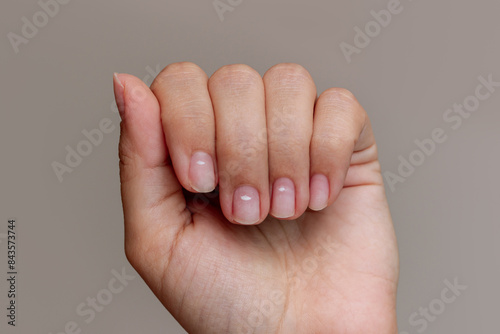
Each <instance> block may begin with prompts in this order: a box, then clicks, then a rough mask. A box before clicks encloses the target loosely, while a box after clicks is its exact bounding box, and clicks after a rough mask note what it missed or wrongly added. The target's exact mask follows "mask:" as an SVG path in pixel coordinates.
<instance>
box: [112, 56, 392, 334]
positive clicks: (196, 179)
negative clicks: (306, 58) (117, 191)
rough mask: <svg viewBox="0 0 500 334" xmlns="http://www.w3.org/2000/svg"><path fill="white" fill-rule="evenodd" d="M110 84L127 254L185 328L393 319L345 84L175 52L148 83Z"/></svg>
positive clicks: (379, 234)
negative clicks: (178, 59)
mask: <svg viewBox="0 0 500 334" xmlns="http://www.w3.org/2000/svg"><path fill="white" fill-rule="evenodd" d="M115 96H116V100H117V104H118V107H119V110H120V115H121V117H122V122H121V138H120V147H119V154H120V177H121V187H122V188H121V189H122V201H123V210H124V217H125V239H126V240H125V249H126V254H127V258H128V259H129V261H130V263H131V264H132V265H133V266H134V268H135V269H136V270H137V272H138V273H139V274H140V275H141V277H142V278H143V279H144V280H145V282H146V283H147V284H148V286H149V287H150V288H151V290H152V291H153V292H154V293H155V295H156V296H157V297H158V298H159V299H160V301H161V302H162V303H163V305H165V307H166V308H167V309H168V310H169V311H170V313H171V314H172V315H173V316H174V317H175V318H176V319H177V320H178V321H179V323H180V324H181V325H182V326H183V327H184V328H185V329H186V330H187V331H188V332H189V333H217V334H221V333H286V334H290V333H307V334H309V333H328V334H332V333H353V334H354V333H355V334H359V333H363V334H367V333H376V334H381V333H396V331H397V329H396V312H395V304H396V288H397V280H398V255H397V246H396V239H395V234H394V230H393V226H392V221H391V217H390V213H389V209H388V205H387V201H386V196H385V192H384V186H383V181H382V177H381V173H380V165H379V162H378V158H377V148H376V144H375V139H374V136H373V132H372V128H371V125H370V122H369V119H368V117H367V115H366V113H365V111H364V110H363V108H362V107H361V106H360V104H359V103H358V101H357V100H356V99H355V98H354V97H353V95H352V94H351V93H350V92H348V91H347V90H345V89H340V88H332V89H328V90H327V91H325V92H324V93H323V94H321V95H320V97H319V98H316V97H317V93H316V87H315V84H314V82H313V80H312V78H311V76H310V75H309V73H308V72H307V71H306V70H305V69H304V68H303V67H301V66H299V65H294V64H280V65H277V66H274V67H272V68H271V69H270V70H269V71H267V73H266V74H265V75H264V77H263V78H262V77H261V76H260V75H259V74H258V73H257V72H256V71H255V70H253V69H251V68H250V67H248V66H245V65H229V66H225V67H223V68H221V69H219V70H218V71H216V72H215V73H214V74H213V75H212V76H211V77H210V79H209V78H208V77H207V75H206V74H205V72H203V70H202V69H200V68H199V67H198V66H196V65H194V64H192V63H176V64H172V65H169V66H167V67H166V68H165V69H164V70H163V71H162V72H161V73H160V74H159V75H158V77H157V78H156V79H155V81H154V83H153V84H152V85H151V89H150V88H148V87H147V86H146V85H145V84H144V83H143V82H141V81H140V80H139V79H137V78H136V77H133V76H131V75H126V74H118V75H115ZM216 186H218V191H217V190H216V191H214V189H215V188H216ZM183 188H184V190H183ZM186 190H187V191H186ZM203 193H205V194H203ZM244 225H246V226H244Z"/></svg>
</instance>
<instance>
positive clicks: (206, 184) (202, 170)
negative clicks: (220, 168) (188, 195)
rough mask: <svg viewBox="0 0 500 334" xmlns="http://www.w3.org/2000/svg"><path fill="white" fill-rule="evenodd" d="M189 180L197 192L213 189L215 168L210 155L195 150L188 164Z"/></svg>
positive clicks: (206, 191)
mask: <svg viewBox="0 0 500 334" xmlns="http://www.w3.org/2000/svg"><path fill="white" fill-rule="evenodd" d="M189 182H190V184H191V187H193V189H194V190H196V191H197V192H199V193H208V192H211V191H212V190H214V189H215V169H214V162H213V160H212V157H211V156H210V155H209V154H207V153H205V152H195V153H194V154H193V156H192V157H191V162H190V165H189Z"/></svg>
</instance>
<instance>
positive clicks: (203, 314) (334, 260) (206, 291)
mask: <svg viewBox="0 0 500 334" xmlns="http://www.w3.org/2000/svg"><path fill="white" fill-rule="evenodd" d="M373 166H375V167H377V166H378V162H376V161H375V162H372V163H371V164H369V163H368V164H366V165H365V166H359V167H360V168H359V170H358V171H357V172H356V173H353V176H348V180H347V182H346V183H347V184H349V183H350V185H351V186H350V187H346V188H344V189H343V190H342V192H341V194H340V196H339V198H338V199H337V201H336V202H335V203H334V205H332V206H330V207H329V208H327V209H325V210H323V211H321V212H312V211H308V212H306V213H305V214H304V215H303V216H302V217H301V218H300V219H298V220H295V221H280V220H277V219H274V218H271V217H268V219H267V220H266V221H265V222H264V223H262V224H261V225H258V226H250V227H249V226H239V225H234V224H231V223H230V222H228V221H227V220H226V219H225V218H224V216H223V215H222V213H220V210H219V209H218V207H217V205H208V206H207V205H202V204H200V203H206V202H203V201H200V200H199V198H198V200H196V201H192V202H191V204H190V205H189V208H190V211H191V213H192V215H191V217H190V222H191V223H189V224H187V225H186V226H185V227H184V229H183V230H182V232H180V233H179V234H178V238H177V239H176V242H175V243H174V244H173V245H172V247H171V248H170V247H169V246H168V245H169V243H167V242H166V240H164V241H162V240H161V238H162V236H161V234H156V236H157V237H156V238H157V239H159V240H154V241H152V240H151V243H152V244H163V245H165V246H164V248H165V249H164V252H165V253H164V254H166V256H163V257H162V258H163V262H162V263H161V264H162V265H161V266H160V267H161V268H162V271H163V272H162V275H156V277H161V280H162V281H158V282H148V283H149V285H150V286H151V287H155V286H156V287H158V288H157V289H156V290H155V289H154V288H153V290H154V292H155V293H156V294H157V296H158V297H159V298H160V300H161V301H162V302H163V303H164V305H165V306H166V307H167V308H168V309H169V310H170V312H171V313H172V314H173V315H174V316H175V317H176V318H177V319H178V320H179V321H180V322H181V324H183V325H184V326H185V328H186V329H188V330H189V331H190V332H191V331H193V332H205V331H203V330H202V329H204V328H212V329H214V330H213V333H223V332H230V333H275V332H282V333H291V332H296V333H357V332H361V331H363V333H370V332H371V331H370V328H372V330H374V332H376V324H377V322H384V319H383V318H384V317H388V316H389V315H391V314H392V313H393V310H392V308H394V299H395V293H396V282H397V252H396V249H395V247H396V246H395V237H394V232H393V229H392V223H391V219H390V216H389V211H388V208H387V204H386V200H385V194H384V189H383V186H382V185H380V182H379V181H380V174H379V173H378V172H377V171H376V170H375V172H374V171H373ZM361 184H368V185H361ZM179 187H180V186H179ZM198 196H200V195H198ZM146 279H147V278H146ZM325 319H329V320H328V322H325ZM193 324H196V325H194V327H193ZM374 324H375V325H374ZM372 326H373V327H372ZM287 329H288V330H287ZM292 329H293V330H292Z"/></svg>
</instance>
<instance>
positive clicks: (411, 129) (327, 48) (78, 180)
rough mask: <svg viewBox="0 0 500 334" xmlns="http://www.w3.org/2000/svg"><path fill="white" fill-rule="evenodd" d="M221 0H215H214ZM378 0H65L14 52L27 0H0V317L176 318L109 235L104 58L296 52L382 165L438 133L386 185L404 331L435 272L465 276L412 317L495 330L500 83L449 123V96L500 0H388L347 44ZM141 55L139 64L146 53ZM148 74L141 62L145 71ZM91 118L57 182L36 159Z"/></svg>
mask: <svg viewBox="0 0 500 334" xmlns="http://www.w3.org/2000/svg"><path fill="white" fill-rule="evenodd" d="M223 2H226V1H225V0H223ZM388 2H389V1H388V0H376V1H320V0H309V1H291V0H288V1H284V0H275V1H263V0H254V1H250V0H244V1H243V3H242V4H240V5H239V6H236V7H235V8H234V10H233V11H232V12H227V13H225V14H224V20H223V21H221V20H220V19H219V16H218V15H217V13H216V11H215V9H214V7H213V4H212V0H204V1H200V0H198V1H151V0H145V1H140V2H139V1H128V0H127V1H124V0H121V1H118V0H110V1H106V2H102V1H76V0H73V1H71V2H69V3H68V4H65V5H61V6H60V11H59V13H58V14H57V15H55V16H54V17H53V18H50V19H49V22H48V23H47V25H46V26H44V27H43V28H40V29H39V31H38V34H37V35H36V36H35V37H33V38H32V39H30V40H29V43H28V44H23V45H20V46H19V52H18V53H15V52H14V49H13V47H12V46H11V43H10V42H9V40H8V38H7V34H8V33H9V32H14V33H16V34H19V35H21V27H22V25H23V21H22V17H23V16H25V17H27V18H28V19H29V20H30V21H32V17H33V15H34V14H35V13H36V12H37V11H40V7H39V5H38V4H37V2H36V1H14V0H4V1H2V3H1V5H0V17H1V22H2V24H1V28H0V30H1V39H0V52H1V57H2V58H1V59H2V61H1V62H0V78H1V79H0V98H1V108H2V111H1V122H0V149H1V167H0V168H1V174H0V233H6V226H7V219H8V218H11V217H15V218H16V219H17V220H18V226H19V227H18V247H19V249H18V261H19V272H20V275H19V282H18V289H19V298H18V304H19V308H18V327H16V328H15V329H12V328H11V327H10V326H7V325H6V317H5V316H4V313H5V307H6V300H7V299H6V287H7V286H6V281H5V272H6V269H5V268H6V261H5V260H6V242H5V238H4V237H3V239H0V240H1V241H2V242H1V243H0V266H1V267H0V278H1V279H0V296H1V297H0V306H1V307H0V309H1V310H4V311H2V312H0V313H1V314H0V319H2V320H1V321H0V332H2V333H11V332H12V333H14V332H16V333H43V334H48V333H51V332H52V333H54V334H55V333H59V332H62V331H63V329H64V326H65V324H66V323H67V322H68V321H75V322H77V323H78V324H79V325H80V326H81V328H82V332H83V333H183V332H184V331H183V330H182V328H181V327H180V326H179V325H178V324H177V323H176V321H175V320H174V319H173V318H172V317H171V316H170V315H169V314H168V312H167V311H166V310H165V309H164V308H163V306H162V305H161V304H160V303H159V302H158V301H157V300H156V298H155V297H154V296H153V295H152V293H151V292H150V291H149V289H148V288H147V286H146V285H145V284H144V283H143V282H142V280H141V279H140V278H139V277H138V276H137V274H136V273H135V272H134V271H133V269H132V268H131V267H130V265H128V263H127V261H126V258H125V256H124V252H123V227H122V219H123V217H122V211H121V204H120V197H119V180H118V158H117V143H118V135H119V130H118V124H119V117H118V114H117V113H115V112H114V111H113V110H112V102H113V95H112V73H113V72H115V71H116V72H128V73H131V74H134V75H137V76H138V77H140V78H145V77H146V76H147V75H148V71H151V70H152V69H156V68H157V67H163V66H165V65H167V64H169V63H172V62H176V61H193V62H195V63H197V64H198V65H200V66H201V67H202V68H204V69H205V70H206V72H207V73H208V74H209V75H210V74H211V73H213V72H214V71H215V70H216V69H217V68H219V67H221V66H223V65H225V64H230V63H246V64H248V65H250V66H252V67H254V68H255V69H257V70H258V71H259V72H261V73H262V74H263V73H264V72H265V70H266V69H268V68H269V67H270V66H272V65H274V64H276V63H280V62H296V63H299V64H302V65H303V66H305V67H306V68H307V69H308V70H309V71H310V73H311V75H312V76H313V78H314V79H315V81H316V83H317V86H318V91H323V90H325V89H327V88H329V87H332V86H341V87H346V88H348V89H350V90H352V91H353V92H354V93H355V94H356V96H357V97H358V99H359V100H360V101H361V103H362V104H363V105H364V107H365V108H366V109H367V111H368V113H369V114H370V117H371V120H372V123H373V127H374V129H375V134H376V137H377V141H378V145H379V149H380V159H381V162H382V167H383V170H384V171H392V172H396V171H397V168H398V164H399V160H398V159H399V156H403V157H405V158H408V156H409V155H410V153H411V152H412V151H414V150H415V149H416V146H415V144H414V140H416V139H424V138H428V137H430V134H431V131H432V130H433V129H434V128H436V127H441V128H443V129H444V130H445V132H446V134H447V136H448V140H447V141H446V142H445V143H443V144H440V145H439V146H438V147H437V149H436V152H435V153H434V154H433V155H431V156H430V157H427V158H426V160H425V162H424V164H422V165H421V166H420V167H418V168H417V169H416V171H415V172H414V174H413V175H412V176H410V177H409V178H407V180H406V182H405V183H400V184H398V185H397V186H396V190H395V191H394V192H392V191H391V190H390V189H389V188H387V191H388V197H389V201H390V204H391V208H392V214H393V218H394V223H395V228H396V232H397V236H398V241H399V247H400V259H401V279H400V286H399V295H398V320H399V327H400V331H401V332H404V331H406V332H408V333H418V332H417V330H418V329H420V327H417V326H412V325H411V324H410V322H409V317H410V315H411V314H412V313H413V312H416V311H418V310H419V308H420V307H428V306H429V303H431V302H432V301H433V300H434V299H436V298H440V293H441V291H442V290H443V288H444V287H445V285H444V283H443V281H444V280H446V279H448V280H450V281H453V280H454V279H455V278H457V279H458V281H459V282H460V283H461V284H464V285H466V286H467V289H466V291H464V292H463V294H462V295H461V296H459V297H458V298H457V299H456V301H455V302H454V303H452V304H449V305H446V310H445V311H444V313H443V314H441V315H439V316H438V317H437V318H436V320H435V321H432V322H429V326H428V328H427V329H426V331H425V332H427V333H493V332H497V331H498V313H499V311H500V308H499V306H498V300H499V298H500V289H499V287H498V284H499V282H500V269H499V253H500V248H499V244H500V242H499V241H500V240H499V233H500V227H499V225H500V224H499V223H500V221H499V214H498V209H499V204H500V194H499V189H500V178H499V177H498V171H499V164H500V155H499V152H498V144H499V143H500V131H498V126H499V124H500V113H499V107H500V89H499V90H498V91H497V92H496V93H495V94H493V96H492V97H491V98H489V99H488V100H487V101H484V102H482V103H481V106H480V108H479V110H478V111H476V112H475V113H474V114H473V115H472V116H471V117H470V118H469V119H466V120H464V122H463V124H462V126H461V127H460V128H459V129H458V130H452V129H451V127H450V124H448V123H446V122H445V121H444V120H443V114H444V112H445V111H446V109H448V108H450V107H451V106H452V105H453V104H454V103H462V101H463V100H464V98H465V97H466V96H468V95H470V94H473V93H474V90H475V87H476V86H477V84H478V80H477V77H478V76H480V75H483V76H488V75H489V74H492V75H493V78H494V79H496V80H497V81H500V70H499V68H498V59H500V45H499V43H498V32H499V31H500V21H499V20H498V13H499V12H500V3H498V2H494V1H487V0H476V1H466V0H458V1H457V0H454V1H452V0H442V1H423V0H419V1H417V0H414V1H410V0H401V3H402V6H403V11H402V13H400V14H398V15H397V16H394V17H393V20H392V22H391V23H390V24H389V26H388V27H386V28H383V29H382V31H381V33H380V34H379V35H378V36H376V37H375V38H373V40H372V41H371V43H370V45H369V46H368V47H366V48H365V49H363V50H362V51H361V53H360V54H355V55H353V58H352V62H351V63H348V62H347V61H346V59H345V58H344V56H343V54H342V52H341V50H340V47H339V45H340V43H341V42H347V43H350V44H353V39H354V34H355V33H354V30H353V28H354V27H355V26H359V27H364V25H365V24H366V23H367V22H369V21H371V20H372V17H371V15H370V11H371V10H376V11H378V10H381V9H383V8H386V7H387V4H388ZM148 67H149V68H148ZM145 79H146V81H147V82H148V80H149V82H148V84H149V83H150V82H151V79H152V78H151V77H149V78H145ZM103 118H109V119H110V120H112V122H113V124H114V126H115V130H114V131H113V132H112V133H111V134H107V135H105V138H104V140H103V142H102V144H101V145H99V146H97V147H94V149H93V152H92V153H91V154H90V155H89V156H87V157H85V158H84V159H83V162H82V163H81V164H80V165H79V166H78V167H77V168H75V169H74V171H73V172H72V173H70V174H65V175H64V179H63V182H59V181H58V179H57V177H56V175H55V173H54V171H53V170H52V167H51V164H52V162H54V161H58V162H61V163H64V159H65V155H66V151H65V147H66V145H70V146H71V147H73V148H75V146H76V145H77V144H78V142H80V141H81V140H82V139H84V136H83V135H82V133H81V131H82V130H84V129H87V130H91V129H93V128H96V127H97V126H98V124H99V121H100V120H102V119H103ZM123 267H125V268H126V271H127V272H128V273H129V274H133V275H135V277H136V278H135V279H134V280H133V281H131V282H130V284H129V285H128V286H127V287H126V288H125V290H124V291H123V292H121V293H120V294H117V295H115V296H114V298H113V301H112V302H111V303H110V304H109V305H108V306H106V307H105V309H104V310H103V311H102V312H100V313H97V316H96V318H95V320H93V321H92V322H91V323H89V324H86V323H85V322H84V318H82V317H80V316H79V315H77V314H76V311H75V310H76V307H77V306H78V305H79V304H80V303H82V302H85V300H86V298H87V297H92V296H94V297H95V296H96V294H97V293H98V291H100V290H101V289H104V288H106V287H107V283H108V281H109V280H110V279H111V278H112V274H111V270H113V269H115V270H118V271H121V270H122V268H123Z"/></svg>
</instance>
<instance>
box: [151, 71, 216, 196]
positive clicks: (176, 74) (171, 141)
mask: <svg viewBox="0 0 500 334" xmlns="http://www.w3.org/2000/svg"><path fill="white" fill-rule="evenodd" d="M207 82H208V77H207V75H206V74H205V72H204V71H203V70H202V69H201V68H199V67H198V66H197V65H195V64H193V63H186V62H185V63H175V64H171V65H169V66H167V67H166V68H165V69H164V70H163V71H162V72H161V73H160V74H159V75H158V77H157V78H156V79H155V81H154V82H153V84H152V85H151V89H152V91H153V93H154V94H155V95H156V97H157V98H158V101H159V102H160V109H161V119H162V124H163V130H164V133H165V139H166V142H167V146H168V149H169V152H170V157H171V159H172V164H173V166H174V169H175V172H176V175H177V178H178V179H179V181H180V183H181V184H182V186H183V187H184V188H185V189H187V190H189V191H191V192H200V193H207V192H211V191H212V190H214V189H215V186H216V180H217V176H216V170H217V169H216V158H215V121H214V113H213V109H212V102H211V100H210V95H209V94H208V89H207Z"/></svg>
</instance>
